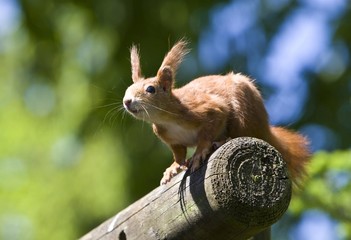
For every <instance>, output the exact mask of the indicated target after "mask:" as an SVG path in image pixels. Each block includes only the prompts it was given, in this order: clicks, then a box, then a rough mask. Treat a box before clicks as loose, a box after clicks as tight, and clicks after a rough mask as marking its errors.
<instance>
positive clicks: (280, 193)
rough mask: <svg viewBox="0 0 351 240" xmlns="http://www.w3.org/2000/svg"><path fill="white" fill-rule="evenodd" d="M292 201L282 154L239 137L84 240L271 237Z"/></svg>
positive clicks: (289, 182)
mask: <svg viewBox="0 0 351 240" xmlns="http://www.w3.org/2000/svg"><path fill="white" fill-rule="evenodd" d="M290 198H291V181H290V180H289V179H288V174H287V169H286V164H285V162H284V161H283V159H282V157H281V155H280V153H278V152H277V150H275V149H274V148H273V147H272V146H270V145H269V144H268V143H266V142H264V141H262V140H259V139H255V138H248V137H245V138H236V139H233V140H231V141H229V142H227V143H226V144H224V145H223V146H221V147H220V148H219V149H217V151H215V152H214V153H213V154H212V155H211V157H210V159H209V160H208V161H207V163H206V164H203V165H202V167H201V168H200V169H199V170H197V171H195V172H193V173H192V174H189V172H188V171H187V172H185V173H181V174H179V175H178V176H177V177H175V178H174V179H173V180H172V181H171V182H170V183H168V184H166V185H163V186H159V187H157V188H156V189H154V190H153V191H152V192H150V193H149V194H147V195H146V196H144V197H143V198H141V199H140V200H138V201H137V202H135V203H133V204H132V205H130V206H129V207H127V208H126V209H124V210H122V211H121V212H119V213H118V214H117V215H115V216H114V217H112V218H111V219H109V220H107V221H106V222H104V223H102V224H101V225H100V226H99V227H97V228H96V229H94V230H92V231H91V232H90V233H88V234H86V235H85V236H84V237H82V238H81V239H82V240H92V239H104V240H107V239H119V240H132V239H135V240H139V239H140V240H141V239H142V240H148V239H150V240H151V239H164V240H166V239H167V240H171V239H177V240H178V239H187V240H189V239H190V240H191V239H194V240H202V239H204V240H205V239H206V240H207V239H216V240H218V239H225V240H228V239H229V240H230V239H248V238H250V237H253V236H255V235H256V234H258V233H261V232H263V235H264V233H269V227H270V226H271V225H272V224H273V223H274V222H276V221H277V220H278V219H279V218H280V217H281V216H282V215H283V213H284V212H285V211H286V209H287V208H288V205H289V202H290ZM266 235H267V234H266ZM256 239H259V238H256ZM264 239H267V238H264Z"/></svg>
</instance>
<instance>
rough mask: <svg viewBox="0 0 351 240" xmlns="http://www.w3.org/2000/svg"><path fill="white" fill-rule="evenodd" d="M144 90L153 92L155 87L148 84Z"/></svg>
mask: <svg viewBox="0 0 351 240" xmlns="http://www.w3.org/2000/svg"><path fill="white" fill-rule="evenodd" d="M146 91H147V92H148V93H155V92H156V89H155V87H153V86H148V87H147V88H146Z"/></svg>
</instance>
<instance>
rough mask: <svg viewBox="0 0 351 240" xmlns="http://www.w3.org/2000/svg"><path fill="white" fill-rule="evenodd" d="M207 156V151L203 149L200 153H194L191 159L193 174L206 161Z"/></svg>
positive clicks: (208, 152) (208, 151)
mask: <svg viewBox="0 0 351 240" xmlns="http://www.w3.org/2000/svg"><path fill="white" fill-rule="evenodd" d="M209 154H210V150H209V149H204V150H203V151H202V152H200V153H195V154H194V155H193V156H192V158H191V168H190V169H191V172H195V171H196V170H197V169H199V168H200V166H201V164H202V163H203V162H204V161H205V160H206V158H207V157H208V155H209Z"/></svg>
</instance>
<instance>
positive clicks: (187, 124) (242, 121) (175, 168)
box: [123, 40, 309, 183]
mask: <svg viewBox="0 0 351 240" xmlns="http://www.w3.org/2000/svg"><path fill="white" fill-rule="evenodd" d="M186 53H187V50H186V42H185V41H183V40H182V41H180V42H178V43H177V44H176V45H175V46H174V47H173V48H172V49H171V50H170V51H169V53H168V54H167V55H166V57H165V59H164V60H163V62H162V64H161V67H160V69H159V70H158V73H157V76H156V77H152V78H147V79H144V78H143V77H142V76H141V70H140V63H139V56H138V51H137V50H136V48H135V47H133V48H132V49H131V62H132V78H133V82H134V84H133V85H131V86H130V87H129V88H128V89H127V90H126V94H125V97H124V99H123V101H124V107H125V108H126V109H127V110H128V111H129V112H130V113H131V114H132V115H133V116H135V117H136V118H138V119H142V120H145V121H148V122H150V123H152V126H153V130H154V133H155V134H156V135H157V136H158V137H159V138H160V139H162V140H163V141H164V142H165V143H166V144H167V145H169V147H170V148H171V150H172V152H173V158H174V163H173V164H172V165H171V166H170V167H169V168H167V169H166V171H165V173H164V176H163V178H162V180H161V183H166V182H168V181H170V179H171V178H172V177H173V176H174V175H175V174H177V173H178V172H179V171H181V170H183V169H184V168H185V167H186V166H188V164H189V161H187V160H186V159H185V157H186V150H187V147H193V146H195V147H196V150H195V153H194V155H193V156H192V158H191V168H192V170H195V169H197V168H198V167H199V166H200V164H201V161H203V160H204V159H205V158H206V157H208V155H209V154H210V153H211V151H212V147H213V144H216V145H217V144H218V143H224V142H225V141H226V140H227V139H228V138H235V137H240V136H250V137H256V138H260V139H263V140H265V141H267V142H268V143H270V144H271V145H273V146H274V147H276V148H277V150H278V151H280V153H281V154H282V156H283V158H284V159H285V161H286V162H287V165H288V169H289V172H290V174H291V177H292V179H293V180H294V181H295V182H298V179H299V178H300V177H301V176H302V175H303V174H304V172H305V170H304V165H305V164H306V163H307V161H308V158H309V152H308V148H307V141H306V139H305V138H304V137H302V136H301V135H299V134H297V133H293V132H291V131H288V130H286V129H283V128H278V127H270V126H269V122H268V115H267V112H266V109H265V107H264V104H263V100H262V97H261V95H260V93H259V91H258V90H257V88H256V87H255V85H254V83H253V82H252V80H250V79H249V78H248V77H246V76H244V75H241V74H234V73H229V74H227V75H224V76H222V75H213V76H205V77H200V78H197V79H194V80H192V81H191V82H189V83H188V84H187V85H185V86H183V87H181V88H178V89H175V88H174V87H173V86H174V82H175V72H176V70H177V67H178V65H179V64H180V62H181V60H182V58H183V56H184V55H185V54H186Z"/></svg>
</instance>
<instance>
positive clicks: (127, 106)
mask: <svg viewBox="0 0 351 240" xmlns="http://www.w3.org/2000/svg"><path fill="white" fill-rule="evenodd" d="M131 103H132V100H131V99H126V100H124V101H123V104H124V107H125V108H126V109H130V104H131Z"/></svg>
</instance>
